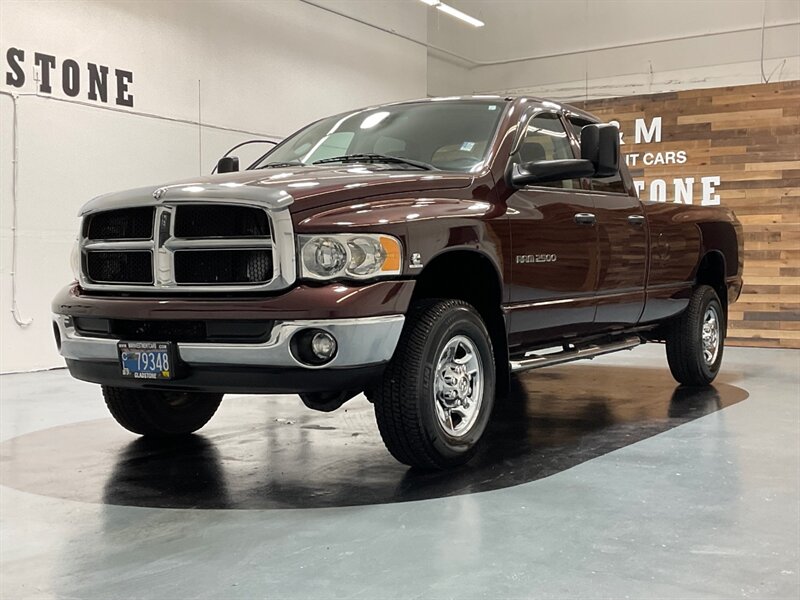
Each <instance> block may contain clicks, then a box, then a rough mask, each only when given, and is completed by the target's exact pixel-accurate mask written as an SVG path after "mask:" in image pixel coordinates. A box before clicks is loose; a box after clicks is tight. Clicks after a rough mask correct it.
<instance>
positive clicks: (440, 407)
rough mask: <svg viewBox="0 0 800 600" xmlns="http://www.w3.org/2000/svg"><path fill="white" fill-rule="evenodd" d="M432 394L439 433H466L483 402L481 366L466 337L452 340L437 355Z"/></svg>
mask: <svg viewBox="0 0 800 600" xmlns="http://www.w3.org/2000/svg"><path fill="white" fill-rule="evenodd" d="M433 394H434V402H435V408H436V416H437V418H438V419H439V424H440V425H441V426H442V429H444V431H445V432H446V433H447V434H448V435H450V436H452V437H462V436H464V435H466V434H467V433H469V431H470V430H471V429H472V426H473V425H474V424H475V421H477V419H478V415H479V414H480V408H481V402H482V401H483V364H482V363H481V357H480V355H479V354H478V351H477V350H476V348H475V344H474V343H473V341H472V340H471V339H469V338H468V337H467V336H465V335H457V336H454V337H453V338H451V339H450V341H448V342H447V344H445V346H444V348H443V349H442V352H441V354H439V360H438V361H437V362H436V375H435V377H434V381H433Z"/></svg>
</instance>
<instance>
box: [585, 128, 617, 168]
mask: <svg viewBox="0 0 800 600" xmlns="http://www.w3.org/2000/svg"><path fill="white" fill-rule="evenodd" d="M581 158H582V159H584V160H588V161H590V162H591V163H592V165H593V166H594V174H593V177H611V176H612V175H616V174H617V172H619V128H617V127H616V126H615V125H609V124H602V125H586V126H585V127H583V129H581Z"/></svg>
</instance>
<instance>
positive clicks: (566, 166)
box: [511, 158, 594, 188]
mask: <svg viewBox="0 0 800 600" xmlns="http://www.w3.org/2000/svg"><path fill="white" fill-rule="evenodd" d="M593 173H594V165H593V164H592V163H591V162H590V161H588V160H583V159H580V158H569V159H565V160H536V161H533V162H526V163H517V164H515V165H514V166H513V167H512V170H511V184H512V185H513V186H514V187H518V188H520V187H525V186H526V185H536V184H538V183H547V182H549V181H563V180H565V179H578V178H579V177H591V176H592V174H593Z"/></svg>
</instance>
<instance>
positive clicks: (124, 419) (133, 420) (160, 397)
mask: <svg viewBox="0 0 800 600" xmlns="http://www.w3.org/2000/svg"><path fill="white" fill-rule="evenodd" d="M102 388H103V397H104V398H105V400H106V406H108V410H109V411H110V412H111V416H113V417H114V419H115V420H116V421H117V423H119V424H120V425H122V426H123V427H124V428H125V429H127V430H128V431H132V432H133V433H138V434H139V435H147V436H154V437H169V436H177V435H186V434H189V433H193V432H195V431H197V430H198V429H200V428H201V427H202V426H203V425H205V424H206V423H208V421H209V420H210V419H211V417H213V416H214V413H215V412H217V408H219V404H220V402H222V394H206V393H201V392H162V391H155V390H138V389H130V388H120V387H111V386H107V385H104V386H102Z"/></svg>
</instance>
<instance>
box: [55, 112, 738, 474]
mask: <svg viewBox="0 0 800 600" xmlns="http://www.w3.org/2000/svg"><path fill="white" fill-rule="evenodd" d="M218 171H219V172H218V174H216V175H212V176H208V177H196V178H193V179H189V180H185V181H179V182H176V183H170V184H163V185H154V186H148V187H144V188H140V189H135V190H130V191H125V192H119V193H113V194H108V195H105V196H100V197H98V198H95V199H94V200H92V201H90V202H88V203H87V204H86V205H85V206H84V207H83V208H82V210H81V217H82V222H83V224H82V228H81V231H80V234H79V236H78V240H77V244H76V249H75V253H74V270H75V276H76V281H75V282H73V283H72V284H70V285H68V286H67V287H66V288H64V290H62V291H61V292H60V293H59V294H58V296H57V297H56V298H55V299H54V301H53V312H54V331H55V337H56V342H57V344H58V346H59V349H60V351H61V354H62V355H63V356H64V358H65V359H66V362H67V366H68V367H69V370H70V372H71V373H72V375H73V376H75V377H77V378H78V379H82V380H85V381H90V382H95V383H98V384H100V385H101V386H102V389H103V394H104V396H105V400H106V403H107V405H108V408H109V409H110V411H111V414H112V415H113V416H114V418H115V419H116V420H117V421H118V422H119V423H120V424H121V425H122V426H124V427H126V428H127V429H129V430H130V431H132V432H134V433H137V434H141V435H150V436H176V435H185V434H189V433H192V432H194V431H196V430H198V429H199V428H201V427H202V426H203V425H204V424H205V423H206V422H207V421H208V420H209V419H210V418H211V417H212V415H213V414H214V412H215V411H216V409H217V407H218V406H219V404H220V401H221V399H222V397H223V394H225V393H254V394H269V393H297V394H299V395H300V397H301V398H302V400H303V402H304V403H305V404H306V405H307V406H308V407H310V408H312V409H315V410H323V411H329V410H335V409H337V408H339V407H340V406H341V405H342V404H343V403H344V402H346V401H347V400H349V399H350V398H352V397H354V396H355V395H357V394H359V393H361V392H364V393H365V394H366V396H367V398H368V399H369V400H370V401H371V402H372V403H373V404H374V407H375V416H376V419H377V423H378V427H379V429H380V433H381V435H382V437H383V439H384V441H385V443H386V446H387V448H388V449H389V451H390V452H391V453H392V455H393V456H394V457H395V458H397V459H398V460H399V461H401V462H403V463H406V464H408V465H412V466H416V467H421V468H426V469H442V468H449V467H454V466H456V465H460V464H463V463H465V462H466V461H468V460H469V459H470V457H471V456H473V454H474V453H475V451H476V449H477V448H478V446H479V442H480V440H481V437H482V435H483V433H484V431H485V429H486V426H487V423H488V422H489V419H490V418H491V414H492V407H493V405H494V403H495V398H496V397H498V396H501V395H503V394H504V393H505V391H506V390H507V388H508V383H509V378H510V377H511V376H512V374H513V373H517V372H521V371H524V370H526V369H533V368H539V367H544V366H547V365H552V364H558V363H563V362H568V361H572V360H576V359H582V358H590V357H593V356H597V355H600V354H604V353H608V352H613V351H617V350H623V349H629V348H632V347H634V346H636V345H638V344H641V343H644V342H665V343H666V350H667V361H668V363H669V367H670V369H671V371H672V374H673V375H674V377H675V378H676V379H677V380H678V381H679V382H680V383H682V384H685V385H691V386H701V385H707V384H709V383H711V382H712V381H713V380H714V378H715V377H716V375H717V373H718V372H719V369H720V364H721V361H722V354H723V342H724V338H725V329H726V321H727V314H728V306H729V304H730V303H732V302H734V301H736V299H737V298H738V296H739V293H740V291H741V287H742V236H741V226H740V225H739V223H738V221H737V220H736V218H735V216H734V215H733V213H732V212H731V211H729V210H727V209H725V208H721V207H692V206H685V205H677V204H665V203H654V202H642V201H640V200H639V199H638V197H637V195H636V192H635V190H634V186H633V182H632V180H631V177H630V175H629V173H628V171H627V169H626V168H625V164H624V162H620V156H619V132H618V131H617V129H616V128H615V127H613V126H611V125H605V124H601V123H598V121H597V119H596V118H594V117H593V116H592V115H590V114H588V113H585V112H583V111H581V110H578V109H575V108H572V107H570V106H567V105H559V104H556V103H553V102H548V101H545V100H541V99H537V98H516V99H512V98H505V99H503V98H499V97H498V98H486V97H482V98H460V99H441V100H439V99H431V100H424V101H416V102H406V103H398V104H390V105H385V106H378V107H373V108H368V109H363V110H356V111H352V112H350V113H347V114H341V115H336V116H334V117H330V118H327V119H323V120H321V121H318V122H316V123H313V124H311V125H309V126H308V127H306V128H304V129H302V130H300V131H299V132H297V133H295V134H294V135H292V136H290V137H288V138H287V139H286V140H284V141H283V142H281V143H280V144H278V145H277V146H276V147H275V148H273V149H270V150H269V152H267V153H266V154H265V155H264V156H263V157H261V158H260V159H259V160H257V161H256V162H255V163H253V164H252V165H250V167H249V168H247V169H245V170H243V171H239V170H238V161H237V160H236V159H235V158H233V157H226V158H224V159H223V160H221V161H220V163H219V165H218ZM265 401H269V400H268V399H265Z"/></svg>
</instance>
